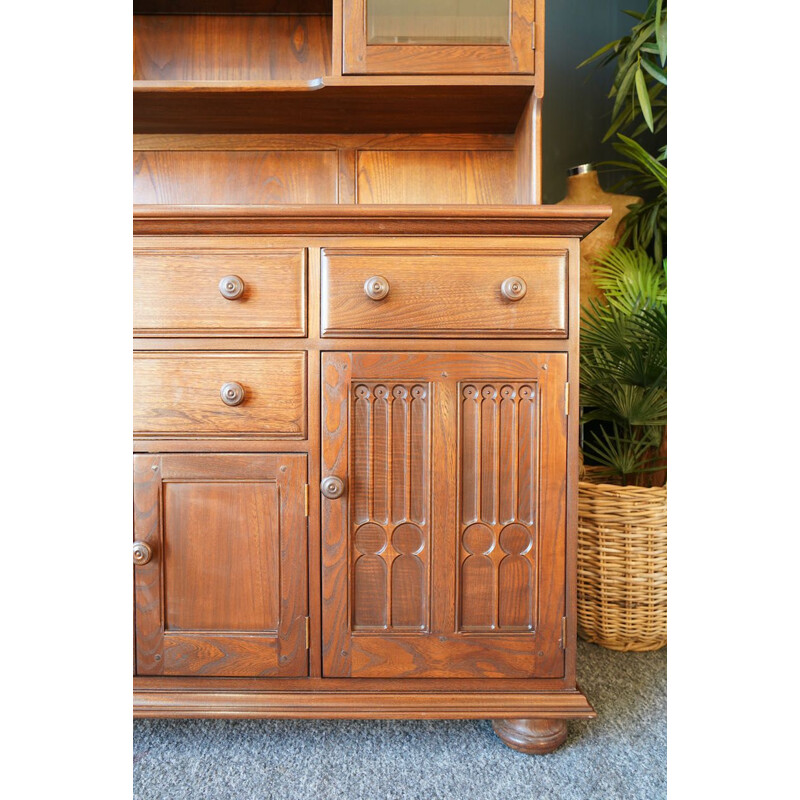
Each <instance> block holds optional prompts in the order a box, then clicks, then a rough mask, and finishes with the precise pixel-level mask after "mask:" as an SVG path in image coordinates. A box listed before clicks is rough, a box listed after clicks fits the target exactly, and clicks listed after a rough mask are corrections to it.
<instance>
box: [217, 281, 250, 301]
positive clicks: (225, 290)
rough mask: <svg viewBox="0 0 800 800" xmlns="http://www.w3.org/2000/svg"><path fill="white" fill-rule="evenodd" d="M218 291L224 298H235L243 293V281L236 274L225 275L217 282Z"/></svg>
mask: <svg viewBox="0 0 800 800" xmlns="http://www.w3.org/2000/svg"><path fill="white" fill-rule="evenodd" d="M219 293H220V294H221V295H222V296H223V297H224V298H225V299H226V300H237V299H238V298H240V297H241V296H242V294H243V293H244V281H243V280H242V279H241V278H240V277H239V276H238V275H226V276H225V277H224V278H223V279H222V280H221V281H220V282H219Z"/></svg>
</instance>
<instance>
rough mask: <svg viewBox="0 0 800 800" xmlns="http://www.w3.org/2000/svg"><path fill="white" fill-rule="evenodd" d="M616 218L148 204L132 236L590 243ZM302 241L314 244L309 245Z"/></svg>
mask: <svg viewBox="0 0 800 800" xmlns="http://www.w3.org/2000/svg"><path fill="white" fill-rule="evenodd" d="M610 215H611V207H610V206H513V205H506V206H493V205H481V206H478V205H472V206H469V205H462V206H452V205H450V206H425V205H420V206H388V205H387V206H380V205H358V204H355V205H327V206H326V205H315V206H299V205H293V206H285V205H281V206H269V205H266V206H247V205H245V206H229V205H217V206H185V205H159V204H149V205H136V206H134V209H133V232H134V234H137V235H140V236H144V235H150V236H156V235H163V234H166V233H170V234H174V235H182V236H187V237H188V236H192V235H197V236H198V240H200V237H201V236H204V235H211V236H213V235H219V234H223V235H232V234H237V235H242V236H243V235H281V236H283V235H293V234H294V235H299V236H304V237H318V236H323V237H329V236H346V235H357V236H363V237H369V236H375V235H379V236H392V235H404V236H420V237H429V236H481V235H484V236H493V237H503V236H513V237H522V236H539V237H545V236H547V237H551V236H552V237H559V238H560V237H575V238H583V237H584V236H586V235H587V234H589V233H591V232H592V231H593V230H594V229H595V228H596V227H597V226H598V225H600V224H601V223H602V222H604V221H605V220H606V219H608V217H609V216H610ZM303 241H304V242H305V243H307V244H310V242H309V238H305V239H304V240H303ZM376 241H377V240H376ZM529 244H530V242H529V241H526V242H525V245H526V246H527V245H529Z"/></svg>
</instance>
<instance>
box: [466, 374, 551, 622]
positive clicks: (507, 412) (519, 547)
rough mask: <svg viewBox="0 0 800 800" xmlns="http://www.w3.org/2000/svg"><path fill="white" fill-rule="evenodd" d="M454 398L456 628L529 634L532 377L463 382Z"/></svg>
mask: <svg viewBox="0 0 800 800" xmlns="http://www.w3.org/2000/svg"><path fill="white" fill-rule="evenodd" d="M459 398H460V403H461V414H460V453H461V459H460V465H459V473H460V474H459V485H460V497H459V507H460V516H459V533H460V548H459V563H460V574H459V583H460V592H459V597H460V599H459V630H461V631H480V632H490V631H498V632H503V631H526V630H528V631H532V630H533V629H534V627H535V625H536V602H537V587H536V572H537V570H536V567H537V564H536V559H537V538H538V537H537V528H538V520H537V496H538V483H539V481H538V469H539V453H538V450H539V398H538V386H537V383H536V382H535V381H525V382H520V381H517V382H506V381H496V382H493V383H486V382H484V381H480V382H478V381H470V382H466V381H465V382H462V383H460V384H459Z"/></svg>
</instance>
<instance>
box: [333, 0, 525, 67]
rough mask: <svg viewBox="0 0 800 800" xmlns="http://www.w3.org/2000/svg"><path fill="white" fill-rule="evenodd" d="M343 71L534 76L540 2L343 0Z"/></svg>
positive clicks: (519, 0) (516, 0) (502, 0)
mask: <svg viewBox="0 0 800 800" xmlns="http://www.w3.org/2000/svg"><path fill="white" fill-rule="evenodd" d="M343 9H344V30H343V34H344V36H343V42H344V46H343V58H344V63H343V65H342V67H343V72H344V74H345V75H347V74H363V73H367V74H373V75H413V74H415V73H416V74H423V75H435V74H444V75H447V74H450V75H458V74H466V75H481V74H495V75H496V74H532V73H533V66H534V53H533V46H534V41H533V22H534V0H344V6H343Z"/></svg>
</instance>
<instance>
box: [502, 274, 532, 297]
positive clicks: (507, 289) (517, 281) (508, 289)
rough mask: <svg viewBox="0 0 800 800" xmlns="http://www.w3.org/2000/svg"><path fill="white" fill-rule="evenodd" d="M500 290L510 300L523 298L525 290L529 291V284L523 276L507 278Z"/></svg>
mask: <svg viewBox="0 0 800 800" xmlns="http://www.w3.org/2000/svg"><path fill="white" fill-rule="evenodd" d="M500 291H501V292H502V293H503V297H505V298H506V299H508V300H522V298H523V297H525V292H527V291H528V285H527V284H526V283H525V281H524V280H522V278H516V277H514V278H506V279H505V280H504V281H503V284H502V286H501V287H500Z"/></svg>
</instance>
